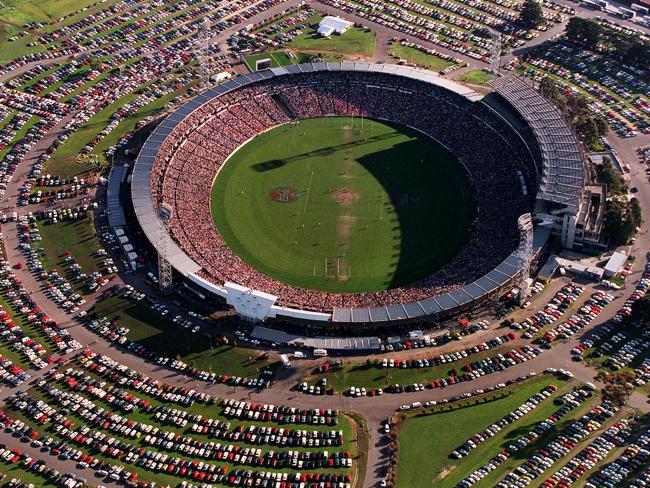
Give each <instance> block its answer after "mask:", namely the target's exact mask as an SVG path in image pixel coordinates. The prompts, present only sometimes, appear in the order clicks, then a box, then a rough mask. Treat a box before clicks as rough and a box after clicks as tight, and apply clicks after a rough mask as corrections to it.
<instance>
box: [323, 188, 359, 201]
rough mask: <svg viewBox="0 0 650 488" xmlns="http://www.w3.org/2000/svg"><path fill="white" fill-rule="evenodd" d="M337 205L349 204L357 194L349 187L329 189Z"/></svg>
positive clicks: (355, 199) (355, 198) (357, 196)
mask: <svg viewBox="0 0 650 488" xmlns="http://www.w3.org/2000/svg"><path fill="white" fill-rule="evenodd" d="M330 194H331V195H332V198H333V199H334V201H335V202H336V204H337V205H350V204H352V203H354V202H356V201H357V200H358V199H359V194H358V193H357V192H355V191H353V190H351V189H350V188H345V187H344V188H334V189H333V190H331V191H330Z"/></svg>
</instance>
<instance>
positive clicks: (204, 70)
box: [194, 18, 212, 91]
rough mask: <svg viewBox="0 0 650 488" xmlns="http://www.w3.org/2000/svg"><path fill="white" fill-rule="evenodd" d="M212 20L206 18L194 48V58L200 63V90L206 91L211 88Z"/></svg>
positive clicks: (200, 27)
mask: <svg viewBox="0 0 650 488" xmlns="http://www.w3.org/2000/svg"><path fill="white" fill-rule="evenodd" d="M211 25H212V24H211V23H210V20H209V19H207V18H204V19H203V21H202V22H201V24H200V25H199V29H198V32H197V36H196V45H195V48H194V57H195V58H196V61H197V63H198V74H199V90H200V91H205V90H207V89H208V87H209V86H210V74H211V70H210V55H209V50H210V28H211Z"/></svg>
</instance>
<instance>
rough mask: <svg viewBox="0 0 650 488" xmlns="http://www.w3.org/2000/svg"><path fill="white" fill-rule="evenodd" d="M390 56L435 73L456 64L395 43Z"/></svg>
mask: <svg viewBox="0 0 650 488" xmlns="http://www.w3.org/2000/svg"><path fill="white" fill-rule="evenodd" d="M390 54H391V56H394V57H396V58H399V59H404V60H405V61H407V62H409V63H415V64H417V65H418V66H422V67H424V68H429V69H432V70H435V71H441V70H443V69H445V68H449V66H451V65H452V64H454V63H452V62H451V61H445V60H444V59H442V58H439V57H438V56H433V55H432V54H427V53H423V52H422V51H418V50H417V49H414V48H412V47H408V46H402V45H400V44H398V43H393V45H392V46H391V48H390Z"/></svg>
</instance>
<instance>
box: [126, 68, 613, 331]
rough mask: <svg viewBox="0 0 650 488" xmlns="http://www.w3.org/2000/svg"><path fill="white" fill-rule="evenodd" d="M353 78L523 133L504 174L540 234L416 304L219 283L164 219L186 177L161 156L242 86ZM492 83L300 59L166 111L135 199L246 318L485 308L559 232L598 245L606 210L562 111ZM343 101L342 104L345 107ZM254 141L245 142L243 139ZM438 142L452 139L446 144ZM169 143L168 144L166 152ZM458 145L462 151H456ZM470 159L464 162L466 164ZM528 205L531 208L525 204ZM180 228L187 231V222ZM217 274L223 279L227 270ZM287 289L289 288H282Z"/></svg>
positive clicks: (388, 317)
mask: <svg viewBox="0 0 650 488" xmlns="http://www.w3.org/2000/svg"><path fill="white" fill-rule="evenodd" d="M330 78H331V80H330ZM347 78H350V79H353V80H354V82H355V83H357V85H358V84H359V83H363V86H364V88H363V90H371V89H378V88H382V89H384V90H393V92H394V93H398V92H403V93H398V95H397V96H400V97H409V98H412V99H413V98H415V99H417V97H424V95H423V93H425V92H426V93H428V92H429V91H430V92H431V93H432V94H433V95H432V97H433V96H435V97H448V98H449V100H451V102H450V104H451V106H453V105H454V104H456V103H457V104H458V106H459V107H463V110H464V111H465V112H466V114H467V119H468V120H470V121H471V120H472V118H475V119H482V118H483V117H485V118H486V119H489V120H490V121H489V122H485V121H483V120H480V122H477V123H479V126H481V127H483V126H485V127H486V128H487V129H486V130H493V131H494V138H495V139H499V138H501V139H503V141H500V143H501V144H506V143H508V142H507V141H510V140H513V141H514V140H515V139H516V142H515V143H513V144H515V145H517V148H519V147H521V148H524V150H523V151H521V154H519V155H518V156H517V158H513V161H514V160H516V161H518V162H519V163H518V164H519V166H516V165H514V163H513V165H511V166H509V167H508V168H504V170H503V171H504V173H503V175H504V176H503V178H504V179H508V178H510V179H511V180H512V181H514V180H516V181H517V182H518V183H517V184H516V186H517V188H518V189H517V191H518V192H520V193H521V194H520V195H519V196H518V197H517V198H518V201H519V200H520V201H521V202H520V203H521V206H520V208H522V209H524V210H522V212H521V213H525V212H529V213H530V214H532V222H534V229H533V230H532V235H528V236H526V235H524V233H522V234H521V236H520V238H519V239H518V244H515V245H514V246H513V247H512V249H509V251H508V253H507V254H503V253H502V254H501V255H498V262H495V263H494V265H493V266H492V265H490V269H487V270H486V269H483V270H482V271H481V273H480V276H471V279H467V280H460V281H459V282H458V283H457V285H456V286H452V287H447V289H448V290H445V289H444V287H440V288H426V287H424V289H425V290H429V289H441V290H443V291H442V292H440V293H432V294H430V296H426V297H422V294H423V291H422V289H416V290H415V291H416V292H417V293H413V296H417V299H413V300H409V299H408V296H409V294H408V293H405V294H404V296H406V297H407V299H404V300H399V297H400V296H401V295H400V294H398V293H393V294H390V293H387V295H386V296H387V297H388V298H387V300H386V303H382V302H381V298H377V297H375V296H373V297H372V298H373V300H374V303H372V304H371V305H368V303H367V302H368V300H366V298H367V297H360V299H359V300H358V301H359V303H361V305H360V306H357V305H355V304H356V303H357V300H356V299H352V298H354V297H351V299H350V300H347V299H346V297H345V296H343V297H341V298H340V300H335V301H331V300H326V301H324V302H323V303H324V304H325V305H323V307H320V308H314V307H313V306H305V307H302V306H296V305H295V303H294V302H295V301H294V302H292V301H290V300H288V299H286V297H283V296H282V294H281V293H278V294H274V293H271V292H269V289H268V287H266V288H265V287H260V288H256V287H255V286H250V285H249V283H250V280H249V281H248V282H247V281H246V280H243V279H242V280H238V279H237V273H235V274H228V273H226V274H225V275H224V276H225V277H226V278H229V277H234V279H215V273H210V272H208V271H207V270H206V263H205V262H203V257H204V253H203V252H202V251H201V250H200V249H196V246H194V249H192V250H190V251H188V243H187V241H185V240H184V239H183V235H182V234H179V232H180V231H179V232H177V233H176V234H174V233H170V232H169V228H168V226H167V225H163V224H162V222H161V220H160V216H159V207H160V202H161V201H162V199H164V198H166V197H165V195H163V193H164V192H165V191H167V192H168V193H169V191H170V190H168V188H169V187H170V185H176V186H174V188H173V191H175V192H177V193H178V192H179V191H180V189H182V186H180V187H179V186H178V185H179V183H178V181H177V180H182V177H178V176H176V177H173V175H172V176H169V175H167V176H166V175H165V172H166V167H165V165H166V164H167V163H166V162H165V161H167V160H172V159H173V155H172V156H170V157H168V156H165V157H168V159H165V160H164V161H163V162H161V160H163V159H164V158H163V157H162V156H161V153H163V152H164V153H165V155H167V154H171V153H173V152H174V151H178V150H179V148H180V147H182V146H183V144H184V142H183V141H184V140H185V139H183V138H186V139H187V138H191V132H192V131H191V130H187V129H184V127H185V125H187V120H189V118H191V117H194V118H195V119H197V115H196V114H197V111H200V110H202V107H205V106H206V104H210V103H213V104H214V103H215V102H214V101H215V100H219V99H220V98H221V97H224V99H227V98H228V97H230V98H229V99H234V97H236V95H237V93H238V92H240V91H241V90H256V89H257V87H271V90H272V87H273V86H274V85H275V84H276V83H277V84H279V85H280V84H281V85H282V86H288V85H293V84H297V85H296V86H299V85H300V83H304V80H305V79H309V80H316V82H318V81H319V80H320V81H324V82H328V81H331V82H332V86H339V85H340V84H341V82H342V80H345V79H347ZM343 82H344V81H343ZM357 85H355V87H356V86H357ZM400 85H404V88H403V89H402V88H400ZM492 87H493V88H494V93H493V94H491V95H488V96H487V97H484V96H483V95H482V94H480V93H477V92H476V91H474V90H472V89H470V88H467V87H465V86H463V85H460V84H457V83H454V82H451V81H449V80H446V79H443V78H440V77H438V76H436V75H434V74H433V73H432V72H430V71H425V70H420V69H415V68H410V67H405V66H397V65H390V64H372V63H364V62H341V63H321V64H303V65H293V66H287V67H280V68H273V69H269V70H264V71H261V72H257V73H252V74H246V75H241V76H238V77H236V78H233V79H231V80H229V81H228V82H226V83H224V84H222V85H220V86H218V87H215V88H213V89H211V90H209V91H207V92H205V93H202V94H200V95H198V96H197V97H195V98H194V99H192V100H190V101H189V102H187V103H186V104H185V105H183V106H182V107H180V108H179V109H177V110H176V111H175V112H173V113H171V114H170V115H169V116H168V117H166V118H165V119H164V120H163V121H162V122H161V123H160V124H159V125H158V127H157V128H156V129H155V130H154V132H153V133H152V134H151V135H150V136H149V138H148V139H147V141H146V143H145V144H144V146H143V147H142V149H141V151H140V153H139V155H138V157H137V160H136V162H135V165H134V168H133V173H132V183H131V197H132V203H133V207H134V210H135V214H136V216H137V219H138V223H139V225H140V227H141V228H142V230H143V232H144V234H145V235H146V237H147V238H148V240H149V241H150V243H151V244H152V245H153V246H154V247H155V248H156V249H157V250H160V248H161V246H162V247H163V248H164V249H165V253H166V256H167V259H168V261H169V263H170V264H171V266H172V267H173V268H174V270H175V271H176V272H177V274H178V275H179V277H180V279H181V280H182V282H183V286H186V287H188V288H190V289H192V290H193V291H194V292H195V293H198V294H200V295H201V296H205V297H208V296H213V297H215V296H216V297H219V298H220V299H221V300H225V301H226V302H227V303H228V304H229V305H230V306H231V307H233V308H234V310H235V311H236V312H237V313H238V314H239V315H240V316H241V317H243V318H245V319H249V320H251V321H261V320H264V319H279V320H288V321H301V322H303V321H306V322H315V323H331V324H332V325H334V324H336V325H340V326H345V325H354V326H355V327H358V326H359V325H369V324H370V325H378V326H382V325H387V324H393V323H398V322H403V323H408V322H424V321H429V320H439V319H442V318H445V317H449V316H453V315H455V314H458V313H460V312H463V311H467V310H472V309H476V308H477V307H480V306H481V305H482V304H484V303H485V302H486V301H490V300H494V299H495V298H496V297H498V296H500V295H501V294H502V293H503V291H504V290H506V289H509V288H510V287H512V286H516V285H518V284H519V283H521V280H522V277H524V276H525V275H527V273H528V268H529V266H530V262H531V259H535V257H536V256H538V255H539V254H540V252H541V250H542V249H543V248H544V246H545V245H546V242H547V240H548V239H549V237H550V235H552V234H555V235H557V236H558V237H559V239H560V241H561V243H562V245H563V246H564V247H567V248H571V249H573V248H580V247H582V246H589V245H591V241H594V242H597V241H598V234H599V227H598V226H599V225H602V214H601V213H599V212H600V211H599V210H598V209H595V210H594V204H593V202H594V200H593V199H594V197H593V192H592V191H590V190H589V185H587V183H586V171H585V167H584V158H583V155H582V151H581V148H580V145H579V143H578V141H577V140H576V137H575V135H574V134H573V132H572V130H571V128H570V127H569V125H568V124H567V123H566V121H565V120H564V118H563V117H562V115H561V113H560V112H559V111H558V109H557V108H556V107H554V106H553V105H552V104H551V103H550V102H548V101H547V100H546V99H544V98H543V97H542V96H541V95H539V94H538V92H537V91H535V90H534V89H533V88H532V87H530V86H529V85H527V84H526V83H524V82H523V81H521V80H519V79H518V78H516V77H513V76H507V77H502V78H497V79H496V80H494V81H493V82H492ZM268 89H269V88H264V90H268ZM354 89H355V90H357V89H358V88H354ZM264 90H257V92H260V91H264ZM257 92H256V93H257ZM416 92H418V93H416ZM269 93H270V92H269ZM303 93H304V89H303ZM332 93H333V92H332V91H330V92H328V94H327V97H328V100H329V99H330V98H333V99H335V98H336V95H332ZM364 93H365V92H364ZM445 94H448V95H445ZM349 98H350V99H349V100H347V101H345V100H344V101H343V102H341V101H340V100H338V101H337V100H335V101H334V102H333V103H334V105H333V106H334V107H335V108H334V109H333V111H334V112H337V111H345V110H346V107H347V110H351V107H352V106H353V103H352V96H351V95H350V97H349ZM328 103H330V102H329V101H328ZM445 103H446V100H445ZM337 104H338V105H337ZM321 105H322V104H321ZM339 106H342V107H343V108H337V107H339ZM354 110H359V109H358V108H355V109H354ZM474 112H476V113H474ZM337 114H338V113H332V115H337ZM425 119H426V117H425ZM497 119H498V120H497ZM197 120H198V122H195V125H197V124H201V125H202V124H204V121H201V120H200V117H199V118H198V119H197ZM396 122H397V123H401V124H402V125H409V126H411V127H413V128H415V129H416V130H421V131H423V132H424V130H423V129H422V128H421V127H418V126H417V124H416V123H413V124H410V123H409V121H406V120H396ZM450 123H451V122H450ZM183 124H185V125H183ZM480 124H483V125H480ZM490 124H491V125H490ZM497 126H498V127H497ZM502 127H507V128H508V130H509V131H510V132H511V133H509V134H504V130H503V128H502ZM436 130H438V129H437V128H436ZM183 131H184V132H183ZM434 138H436V137H434ZM245 142H246V141H240V142H238V144H239V145H241V144H245ZM439 142H441V143H442V144H443V145H445V142H446V141H439ZM161 148H163V149H164V148H166V149H165V150H164V151H163V149H161ZM451 150H452V152H454V150H453V148H451ZM462 160H463V158H461V162H462ZM464 164H465V163H464ZM172 169H173V168H172ZM472 169H474V173H476V166H474V167H473V168H468V171H469V172H470V174H472ZM161 173H163V174H162V175H161ZM167 173H169V171H168V172H167ZM181 173H182V171H181ZM511 173H512V174H511ZM174 178H176V180H174ZM596 193H598V192H597V191H596ZM528 202H529V203H530V205H529V208H528V209H526V208H527V206H528ZM594 212H595V215H594ZM179 220H180V218H179ZM520 220H521V219H520ZM179 225H180V226H181V227H182V225H183V224H179ZM423 225H426V223H423ZM507 225H508V228H509V229H511V230H512V228H513V226H517V225H518V224H517V222H508V223H507ZM515 230H516V229H515ZM504 232H506V231H505V230H504ZM479 237H480V236H479ZM590 240H591V241H590ZM495 259H496V258H495ZM216 275H217V276H222V275H221V274H219V273H217V274H216ZM415 288H417V287H415ZM278 289H282V290H284V288H281V287H280V288H278ZM332 303H334V305H333V306H332V305H331V304H332Z"/></svg>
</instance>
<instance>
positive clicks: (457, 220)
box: [212, 117, 475, 292]
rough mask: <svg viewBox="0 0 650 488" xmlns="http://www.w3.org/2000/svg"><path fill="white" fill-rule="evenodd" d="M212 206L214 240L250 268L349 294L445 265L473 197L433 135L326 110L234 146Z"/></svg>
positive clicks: (464, 230)
mask: <svg viewBox="0 0 650 488" xmlns="http://www.w3.org/2000/svg"><path fill="white" fill-rule="evenodd" d="M362 124H363V129H362ZM283 199H288V200H290V201H282V200H283ZM212 213H213V217H214V219H215V223H216V225H217V228H218V229H219V231H220V232H221V234H222V235H223V237H224V239H225V240H226V242H227V243H228V244H229V245H230V246H231V247H232V249H233V250H234V251H235V252H236V253H237V254H238V255H239V256H240V257H241V258H242V259H243V260H244V261H246V262H247V263H249V264H250V265H251V266H253V267H254V268H256V269H257V270H259V271H260V272H263V273H265V274H267V275H269V276H271V277H273V278H275V279H278V280H282V281H284V282H287V283H291V284H293V285H296V286H301V287H305V288H311V289H319V290H326V291H337V292H360V291H374V290H385V289H388V288H392V287H395V286H399V285H403V284H405V283H411V282H413V281H416V280H417V279H419V278H423V277H425V276H427V275H429V274H431V273H432V272H433V271H435V270H437V269H439V268H440V267H442V266H444V265H445V264H447V263H448V262H449V260H450V259H452V258H453V257H454V256H455V255H456V254H457V253H458V251H459V250H460V249H461V248H462V246H463V245H464V244H465V242H466V241H467V239H468V237H469V235H470V233H471V229H470V227H471V222H472V221H473V218H474V214H475V203H474V195H473V191H472V189H471V186H470V184H469V182H468V179H467V178H466V176H465V174H464V170H463V169H462V166H461V165H460V164H459V163H458V161H457V159H456V158H455V157H454V156H453V155H452V154H451V153H449V152H448V151H446V150H445V149H444V148H442V147H441V146H440V145H439V144H437V143H436V142H435V141H433V140H431V139H429V138H427V137H424V136H421V135H420V134H419V133H417V132H415V131H412V130H410V129H407V128H405V127H399V126H395V125H390V124H386V123H381V122H378V121H372V120H364V121H361V120H359V119H355V120H352V119H351V118H348V117H326V118H319V119H310V120H305V121H302V122H300V123H298V124H297V125H293V126H292V125H284V126H282V127H277V128H275V129H273V130H271V131H268V132H266V133H264V134H261V135H259V136H258V137H257V138H255V139H254V140H252V141H250V142H249V143H248V144H246V145H245V146H244V147H242V148H241V149H240V150H238V151H237V152H236V153H235V154H234V155H233V156H232V157H231V159H230V160H229V162H228V163H227V164H226V165H225V166H224V167H223V169H222V170H221V172H220V173H219V175H218V177H217V179H216V183H215V185H214V187H213V194H212Z"/></svg>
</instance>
